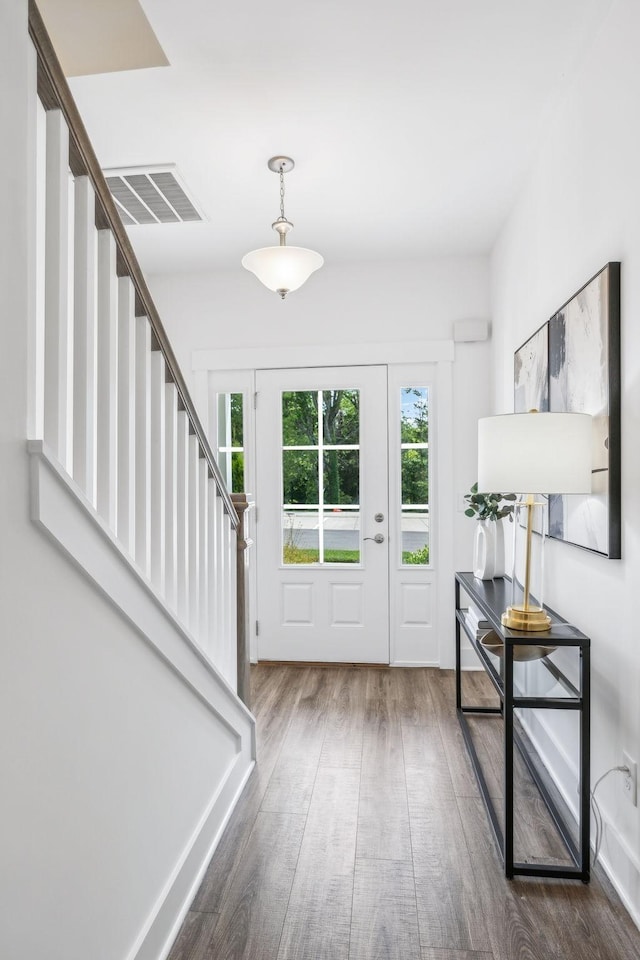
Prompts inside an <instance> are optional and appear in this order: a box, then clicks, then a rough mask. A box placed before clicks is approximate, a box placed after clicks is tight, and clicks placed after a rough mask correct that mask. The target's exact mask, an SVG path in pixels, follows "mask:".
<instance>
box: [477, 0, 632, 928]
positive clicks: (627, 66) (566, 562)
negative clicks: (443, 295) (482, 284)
mask: <svg viewBox="0 0 640 960" xmlns="http://www.w3.org/2000/svg"><path fill="white" fill-rule="evenodd" d="M639 36H640V6H639V5H638V3H637V0H616V2H614V3H612V8H611V11H610V14H609V16H608V18H607V20H606V21H605V23H604V25H603V27H602V29H601V31H600V33H599V35H598V36H597V38H596V40H595V41H594V43H593V45H592V48H591V49H589V50H587V51H586V52H585V55H584V57H583V59H582V61H581V63H580V64H579V65H578V68H577V70H576V73H575V75H574V76H573V78H572V83H571V85H570V87H569V89H568V90H567V93H566V97H565V99H564V101H563V102H562V103H561V104H560V105H559V106H558V108H557V110H556V112H555V114H554V116H553V117H552V118H551V119H550V122H549V124H548V129H547V130H546V133H545V136H544V138H543V140H542V142H541V144H540V150H539V153H538V156H537V158H536V160H535V163H534V165H533V168H532V170H531V173H530V175H529V177H528V179H527V182H526V184H525V186H524V189H523V191H522V193H521V196H520V198H519V200H518V202H517V204H516V206H515V208H514V210H513V212H512V214H511V216H510V218H509V220H508V222H507V224H506V225H505V227H504V229H503V231H502V233H501V235H500V238H499V241H498V243H497V245H496V247H495V251H494V255H493V259H492V311H493V319H494V342H493V353H494V365H495V384H494V407H495V411H496V412H504V411H510V410H512V409H513V351H514V350H515V349H516V348H517V347H518V346H519V345H520V344H521V343H522V342H523V341H524V340H526V339H527V338H528V337H529V336H530V334H532V333H533V332H534V330H536V329H537V327H538V326H540V324H541V323H543V322H544V321H545V320H547V319H548V318H549V317H550V316H551V315H552V314H553V313H554V311H555V310H556V309H557V308H558V307H559V306H560V305H562V304H563V303H564V302H565V301H566V300H567V299H568V298H569V297H570V296H571V295H572V294H573V293H574V292H575V291H576V290H577V289H578V288H579V287H580V286H582V284H583V283H584V282H585V281H586V280H588V279H589V278H590V277H591V276H592V275H593V274H594V273H596V272H597V270H599V269H600V268H601V267H602V266H604V264H605V263H606V262H607V261H609V260H620V261H622V517H623V539H622V552H623V559H622V560H621V561H613V560H606V559H602V558H600V557H598V556H595V555H593V554H590V553H588V552H586V551H584V550H580V549H578V548H576V547H572V546H569V545H568V544H562V543H558V542H556V541H549V543H548V551H547V556H546V561H545V562H546V563H547V570H546V583H547V589H548V593H547V596H546V598H545V599H547V602H548V603H549V604H550V605H551V606H552V607H555V608H556V609H557V610H558V611H559V612H560V613H562V614H563V615H564V616H565V617H566V618H567V619H568V620H570V621H573V622H575V623H576V624H577V625H578V626H579V627H581V628H582V629H583V630H584V632H585V633H587V634H589V635H590V636H591V637H592V681H593V698H592V705H593V720H592V741H591V742H592V753H591V763H592V782H594V781H595V779H596V778H597V777H598V776H599V775H600V774H601V773H603V772H604V771H605V770H607V769H608V768H609V767H612V766H615V765H617V764H620V763H621V762H622V750H623V749H624V750H627V751H628V752H629V753H630V754H631V756H632V757H633V758H634V759H636V760H638V759H640V696H639V693H640V643H639V641H638V629H637V621H638V616H637V597H638V573H639V571H640V505H639V504H640V501H639V499H638V489H637V488H638V479H639V471H640V444H639V443H638V436H639V435H640V433H639V429H638V428H639V420H640V413H639V411H640V333H639V327H638V317H639V316H640V215H639V211H640V177H638V170H640V125H639V124H638V90H639V89H640V58H639V57H638V51H637V41H638V37H639ZM598 798H599V800H600V801H601V805H602V807H603V810H604V814H605V818H606V820H607V832H606V837H605V842H604V847H603V854H602V856H603V860H604V861H605V862H606V864H607V866H608V868H609V869H610V871H611V872H612V876H613V877H614V879H615V882H616V885H617V886H618V889H619V890H620V892H621V893H622V895H623V897H624V898H625V900H626V902H627V904H628V906H629V907H630V909H631V910H632V912H633V914H634V916H635V919H636V922H638V920H639V918H640V855H639V850H640V818H639V815H638V810H637V809H634V808H633V807H632V806H631V804H630V803H629V801H628V800H627V799H626V798H625V797H624V796H623V792H622V778H621V775H620V774H619V773H614V774H611V775H610V777H609V778H608V779H607V780H606V781H605V782H604V783H603V784H602V785H601V787H600V788H599V789H598ZM614 825H615V826H614Z"/></svg>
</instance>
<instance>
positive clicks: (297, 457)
mask: <svg viewBox="0 0 640 960" xmlns="http://www.w3.org/2000/svg"><path fill="white" fill-rule="evenodd" d="M282 502H283V504H291V503H304V504H306V505H307V506H311V505H313V504H315V505H318V452H317V450H283V451H282Z"/></svg>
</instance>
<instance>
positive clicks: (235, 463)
mask: <svg viewBox="0 0 640 960" xmlns="http://www.w3.org/2000/svg"><path fill="white" fill-rule="evenodd" d="M216 401H217V417H218V424H217V426H218V466H219V467H220V471H221V473H222V476H223V477H224V481H225V483H226V485H227V489H228V490H229V491H230V492H231V493H244V394H242V393H218V394H217V395H216Z"/></svg>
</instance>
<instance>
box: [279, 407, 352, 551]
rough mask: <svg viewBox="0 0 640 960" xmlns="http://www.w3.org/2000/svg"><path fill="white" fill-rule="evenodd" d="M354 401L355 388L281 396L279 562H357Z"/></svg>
mask: <svg viewBox="0 0 640 960" xmlns="http://www.w3.org/2000/svg"><path fill="white" fill-rule="evenodd" d="M359 400H360V393H359V391H358V390H330V389H327V390H300V391H285V392H283V394H282V510H283V524H282V544H283V548H282V558H283V563H285V564H290V563H320V564H323V563H359V562H360V556H361V554H360V515H359V511H358V509H357V508H358V507H359V503H360V449H359V442H360V414H359ZM320 518H322V519H321V521H320Z"/></svg>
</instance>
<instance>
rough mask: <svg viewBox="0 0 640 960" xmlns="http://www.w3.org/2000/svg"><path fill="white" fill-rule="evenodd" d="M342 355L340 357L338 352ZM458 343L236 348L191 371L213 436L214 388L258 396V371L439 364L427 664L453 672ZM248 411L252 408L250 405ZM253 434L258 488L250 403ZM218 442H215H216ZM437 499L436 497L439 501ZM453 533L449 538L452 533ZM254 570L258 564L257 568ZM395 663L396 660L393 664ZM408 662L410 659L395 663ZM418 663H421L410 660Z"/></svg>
mask: <svg viewBox="0 0 640 960" xmlns="http://www.w3.org/2000/svg"><path fill="white" fill-rule="evenodd" d="M338 352H339V358H338V359H336V354H337V353H338ZM453 360H454V342H453V340H417V341H402V342H393V343H368V344H362V343H356V344H341V345H340V350H339V351H338V350H336V346H335V344H318V345H306V346H288V347H237V348H224V349H220V350H196V351H194V353H193V361H192V369H193V370H194V374H195V389H194V397H195V401H196V406H197V407H198V412H199V413H200V415H201V417H202V419H203V421H204V425H205V428H206V429H207V430H208V433H209V436H212V435H213V432H214V424H213V423H212V422H211V421H212V418H211V417H210V416H209V395H210V388H211V387H212V386H213V389H214V390H215V391H217V392H224V391H229V392H231V391H233V392H240V391H241V390H242V391H243V392H244V391H245V390H246V391H247V393H248V395H249V396H250V397H251V398H252V397H253V395H254V392H255V371H256V370H259V369H279V368H284V367H291V368H295V367H309V366H327V367H331V366H333V367H335V366H357V365H369V364H387V365H389V366H392V365H396V364H420V363H431V364H435V365H436V377H435V392H436V398H437V399H436V414H435V416H436V422H435V427H436V435H437V438H438V440H437V443H438V447H437V461H436V471H435V477H434V478H433V480H434V482H435V489H436V490H437V500H436V510H435V513H434V516H433V523H434V536H435V537H436V540H437V550H438V561H437V566H438V598H437V604H436V624H435V627H436V630H437V636H438V650H439V663H438V664H435V663H434V662H433V661H429V662H428V663H427V662H425V663H424V665H425V666H426V665H429V666H440V667H441V668H442V669H451V668H452V667H453V666H454V650H453V643H452V641H451V636H452V631H453V623H452V616H451V611H452V610H453V609H454V562H453V555H454V550H453V521H454V500H455V494H454V474H453V442H454V441H453ZM245 410H247V407H246V406H245ZM248 413H249V431H248V432H250V436H251V437H252V438H253V439H252V448H251V449H252V451H253V456H252V460H253V464H252V465H250V466H249V471H248V475H247V483H248V484H251V483H253V489H254V490H255V472H254V470H255V422H254V417H253V404H252V403H250V404H249V405H248ZM214 439H215V438H214ZM434 499H435V498H434ZM447 534H448V535H447ZM254 566H255V565H254ZM255 603H256V592H255V576H254V577H253V578H252V580H251V582H250V617H251V619H250V625H251V631H250V655H251V659H252V661H253V662H255V661H256V660H257V638H256V632H255V609H256V607H255ZM393 662H394V661H392V663H393ZM395 662H396V663H400V662H402V663H403V664H406V663H407V662H408V661H406V660H402V661H395ZM411 662H412V663H414V664H415V665H418V664H419V661H411Z"/></svg>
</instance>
